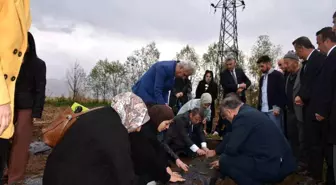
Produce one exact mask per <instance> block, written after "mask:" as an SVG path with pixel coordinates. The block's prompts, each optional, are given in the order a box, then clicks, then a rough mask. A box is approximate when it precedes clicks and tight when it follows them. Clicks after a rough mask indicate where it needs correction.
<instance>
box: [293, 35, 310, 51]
mask: <svg viewBox="0 0 336 185" xmlns="http://www.w3.org/2000/svg"><path fill="white" fill-rule="evenodd" d="M292 45H293V46H294V45H296V46H299V47H304V48H307V49H315V47H314V45H313V44H312V43H311V41H310V40H309V38H308V37H305V36H302V37H299V38H297V39H296V40H294V41H293V43H292Z"/></svg>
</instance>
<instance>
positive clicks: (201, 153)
mask: <svg viewBox="0 0 336 185" xmlns="http://www.w3.org/2000/svg"><path fill="white" fill-rule="evenodd" d="M196 153H197V154H198V155H200V156H201V155H205V154H206V152H205V151H204V150H202V149H198V150H197V151H196Z"/></svg>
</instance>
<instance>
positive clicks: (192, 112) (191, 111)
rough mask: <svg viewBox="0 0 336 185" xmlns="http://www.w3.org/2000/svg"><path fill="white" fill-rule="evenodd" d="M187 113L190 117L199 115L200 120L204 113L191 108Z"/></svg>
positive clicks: (198, 109)
mask: <svg viewBox="0 0 336 185" xmlns="http://www.w3.org/2000/svg"><path fill="white" fill-rule="evenodd" d="M189 112H190V114H191V115H192V116H196V115H199V116H201V118H202V119H203V118H204V112H203V111H201V109H200V108H193V109H191V110H190V111H189Z"/></svg>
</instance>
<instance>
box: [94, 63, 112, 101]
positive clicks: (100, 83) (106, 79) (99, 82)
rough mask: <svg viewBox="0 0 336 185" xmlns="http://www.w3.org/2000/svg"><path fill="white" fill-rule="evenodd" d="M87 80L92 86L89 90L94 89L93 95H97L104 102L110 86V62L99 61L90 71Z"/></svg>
mask: <svg viewBox="0 0 336 185" xmlns="http://www.w3.org/2000/svg"><path fill="white" fill-rule="evenodd" d="M89 79H90V80H89V82H90V85H92V86H91V89H92V90H93V89H95V90H96V92H95V94H99V95H100V96H101V97H102V99H103V101H106V99H107V97H108V96H109V94H110V92H111V85H112V84H111V81H110V79H111V78H110V62H109V61H108V60H107V59H105V60H99V61H98V62H97V64H96V65H95V66H94V67H93V69H92V70H91V73H90V75H89ZM97 91H98V92H99V93H98V92H97Z"/></svg>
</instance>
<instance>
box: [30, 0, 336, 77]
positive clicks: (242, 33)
mask: <svg viewBox="0 0 336 185" xmlns="http://www.w3.org/2000/svg"><path fill="white" fill-rule="evenodd" d="M210 3H217V1H213V0H95V1H89V0H57V1H49V0H32V1H31V10H32V18H33V24H32V27H31V32H32V33H33V34H34V36H35V39H36V45H37V46H36V47H37V51H38V55H39V56H40V58H42V59H43V60H44V61H45V62H46V63H47V68H48V69H47V70H48V73H47V76H48V78H56V79H63V78H64V76H65V71H66V69H68V68H69V66H71V64H73V62H74V61H76V60H78V61H79V62H80V63H81V65H82V66H83V67H84V68H85V70H86V71H87V72H89V70H90V69H91V68H92V67H93V66H94V64H95V62H96V61H97V60H98V59H104V58H108V59H110V60H121V61H124V60H125V59H126V57H127V56H128V55H130V54H131V53H132V51H133V50H135V49H139V48H141V47H142V46H145V45H146V44H148V43H149V42H151V41H155V42H156V43H157V46H158V48H159V50H160V52H161V58H160V59H163V60H166V59H172V58H174V57H175V55H176V52H178V51H179V50H180V49H181V48H182V47H183V46H185V45H186V44H190V45H192V46H194V47H195V48H196V51H197V52H198V53H199V54H200V55H202V54H203V53H204V52H205V51H206V50H207V47H208V45H209V44H211V43H214V42H216V41H218V37H219V26H220V16H221V11H220V10H217V13H216V14H214V12H213V9H212V8H211V7H210ZM245 3H246V9H245V10H244V11H242V10H241V9H238V11H237V16H238V40H239V48H240V49H241V50H243V51H244V52H246V53H248V52H249V51H250V49H251V47H252V45H253V44H254V43H255V41H256V38H257V37H258V36H259V35H264V34H267V35H269V36H270V38H271V40H272V42H274V43H275V44H280V45H282V46H283V50H284V51H287V50H291V49H293V48H292V46H291V42H292V41H293V40H294V39H295V38H297V37H299V36H303V35H305V36H308V37H309V38H311V39H312V41H313V42H314V43H315V33H316V31H317V30H318V29H320V28H322V27H325V26H330V25H331V22H332V18H331V17H332V15H333V13H334V11H336V1H335V0H295V1H294V0H245Z"/></svg>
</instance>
